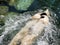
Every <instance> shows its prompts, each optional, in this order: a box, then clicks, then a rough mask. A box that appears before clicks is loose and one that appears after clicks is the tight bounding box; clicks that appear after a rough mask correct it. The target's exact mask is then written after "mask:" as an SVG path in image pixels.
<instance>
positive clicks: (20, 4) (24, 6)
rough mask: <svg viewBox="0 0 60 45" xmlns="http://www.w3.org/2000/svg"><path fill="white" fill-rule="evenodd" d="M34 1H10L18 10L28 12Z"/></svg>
mask: <svg viewBox="0 0 60 45" xmlns="http://www.w3.org/2000/svg"><path fill="white" fill-rule="evenodd" d="M33 1H34V0H10V3H9V4H10V5H12V6H15V8H16V9H17V10H27V9H28V7H29V6H30V5H31V4H32V2H33Z"/></svg>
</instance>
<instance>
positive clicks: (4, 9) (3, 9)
mask: <svg viewBox="0 0 60 45" xmlns="http://www.w3.org/2000/svg"><path fill="white" fill-rule="evenodd" d="M7 12H8V7H7V6H0V15H5V14H6V13H7Z"/></svg>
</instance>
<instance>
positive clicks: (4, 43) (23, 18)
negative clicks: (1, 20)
mask: <svg viewBox="0 0 60 45" xmlns="http://www.w3.org/2000/svg"><path fill="white" fill-rule="evenodd" d="M42 2H45V1H42ZM42 2H41V3H42ZM53 2H54V0H53ZM56 2H57V3H56ZM56 2H55V3H56V4H54V3H51V2H50V3H51V4H49V5H50V6H49V5H48V4H46V2H45V5H44V6H46V7H49V9H50V10H51V11H50V12H51V17H49V19H50V23H49V25H48V26H47V27H46V28H45V29H44V30H45V31H44V32H43V34H42V35H41V36H40V37H39V38H38V39H37V41H36V45H60V28H59V27H60V25H59V24H60V20H59V19H60V16H59V15H60V6H59V4H60V3H59V4H58V2H59V1H56ZM42 5H43V4H42ZM53 5H54V6H53ZM52 6H53V7H52ZM42 7H43V6H42ZM54 7H55V8H54ZM30 8H31V7H30ZM37 8H38V7H37ZM29 10H30V9H29ZM11 15H12V16H11ZM30 17H31V14H30V13H29V12H25V13H22V14H18V13H9V14H7V16H6V17H5V25H3V26H2V25H1V26H0V45H8V43H9V42H10V41H11V39H12V38H13V37H14V36H15V34H16V33H17V32H18V31H19V30H20V29H21V28H23V27H24V25H25V24H26V22H27V20H29V19H30Z"/></svg>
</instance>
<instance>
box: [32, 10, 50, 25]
mask: <svg viewBox="0 0 60 45" xmlns="http://www.w3.org/2000/svg"><path fill="white" fill-rule="evenodd" d="M49 16H50V12H49V10H48V9H47V10H46V11H44V12H42V13H39V12H38V13H36V14H35V15H34V16H32V19H36V20H39V21H40V22H42V23H44V24H47V23H49V18H48V17H49Z"/></svg>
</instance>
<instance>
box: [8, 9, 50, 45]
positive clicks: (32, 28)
mask: <svg viewBox="0 0 60 45" xmlns="http://www.w3.org/2000/svg"><path fill="white" fill-rule="evenodd" d="M49 16H50V14H49V11H48V9H47V10H46V11H44V12H42V13H40V12H38V13H36V14H35V15H33V16H32V17H31V20H30V21H28V22H27V23H26V25H25V26H24V27H23V28H22V29H21V31H19V32H18V33H17V34H16V36H15V37H14V38H13V39H12V41H11V42H10V43H9V44H8V45H32V44H33V42H34V41H35V39H37V37H38V36H39V35H40V34H41V33H42V32H43V29H44V28H45V26H47V25H48V23H49V18H48V17H49Z"/></svg>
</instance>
